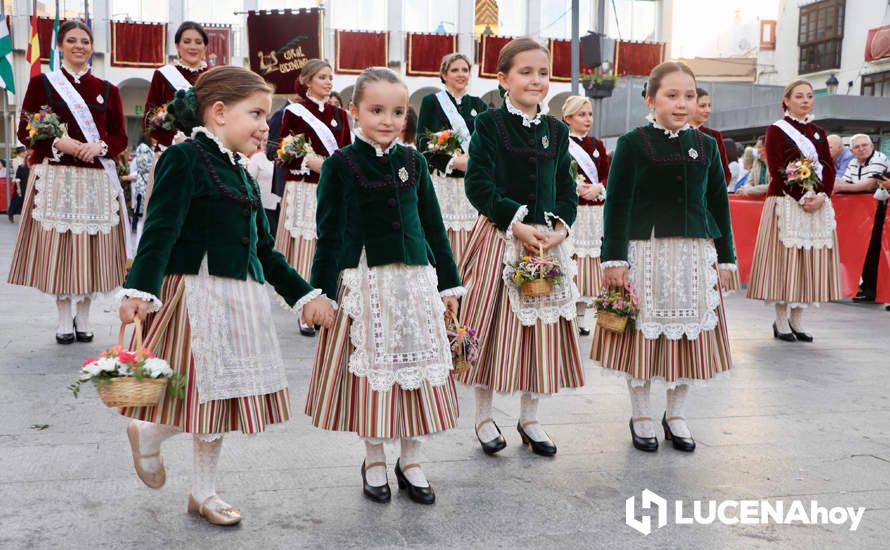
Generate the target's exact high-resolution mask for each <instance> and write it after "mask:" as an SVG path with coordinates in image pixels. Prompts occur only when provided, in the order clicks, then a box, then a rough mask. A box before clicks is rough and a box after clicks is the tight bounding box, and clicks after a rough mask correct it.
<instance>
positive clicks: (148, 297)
mask: <svg viewBox="0 0 890 550" xmlns="http://www.w3.org/2000/svg"><path fill="white" fill-rule="evenodd" d="M126 298H139V299H141V300H145V301H146V302H150V304H149V306H148V312H149V313H154V312H156V311H158V310H160V309H161V306H163V305H164V304H163V303H162V302H161V299H160V298H158V297H157V296H155V295H154V294H152V293H150V292H142V291H141V290H136V289H135V288H122V289H120V290H118V291H117V295H116V296H115V301H117V302H123V301H124V299H126Z"/></svg>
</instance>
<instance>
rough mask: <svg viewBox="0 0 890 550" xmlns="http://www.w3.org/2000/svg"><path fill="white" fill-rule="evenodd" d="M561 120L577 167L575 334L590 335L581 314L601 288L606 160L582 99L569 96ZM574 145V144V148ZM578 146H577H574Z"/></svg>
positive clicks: (607, 173) (590, 109)
mask: <svg viewBox="0 0 890 550" xmlns="http://www.w3.org/2000/svg"><path fill="white" fill-rule="evenodd" d="M562 120H563V121H564V122H565V123H566V124H568V126H569V138H570V139H571V143H569V153H570V154H571V155H572V161H573V163H574V166H577V167H578V170H577V171H578V175H577V182H578V217H577V218H576V219H575V224H574V225H573V226H572V231H573V232H574V237H575V253H576V254H577V255H578V292H579V293H580V294H581V301H580V302H578V321H577V322H578V332H580V333H581V335H582V336H586V335H588V334H590V329H588V328H587V327H586V326H585V325H584V313H585V311H586V310H587V305H588V304H590V303H592V302H593V297H594V296H596V295H597V294H599V292H600V286H602V274H601V273H600V244H601V242H602V238H603V201H604V200H605V198H606V177H607V176H608V175H609V157H608V155H606V146H605V145H604V144H603V142H602V140H599V139H597V138H595V137H592V136H589V135H587V133H588V132H589V131H590V127H591V126H592V125H593V109H592V108H591V107H590V100H589V99H587V98H586V97H584V96H578V95H576V96H570V97H568V98H566V100H565V103H563V104H562ZM573 144H574V145H573ZM575 145H577V147H576V146H575Z"/></svg>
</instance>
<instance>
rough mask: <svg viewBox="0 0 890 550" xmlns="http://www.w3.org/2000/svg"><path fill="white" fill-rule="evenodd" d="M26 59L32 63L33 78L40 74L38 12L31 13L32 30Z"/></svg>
mask: <svg viewBox="0 0 890 550" xmlns="http://www.w3.org/2000/svg"><path fill="white" fill-rule="evenodd" d="M25 61H27V62H28V63H29V64H30V65H31V74H30V76H31V78H34V77H35V76H40V39H39V38H38V37H37V14H31V30H30V31H29V34H28V53H27V54H26V55H25Z"/></svg>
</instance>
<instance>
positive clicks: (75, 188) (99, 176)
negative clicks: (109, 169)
mask: <svg viewBox="0 0 890 550" xmlns="http://www.w3.org/2000/svg"><path fill="white" fill-rule="evenodd" d="M33 169H34V170H36V171H37V177H36V179H35V190H36V191H37V195H36V196H35V197H34V210H32V211H31V217H32V218H34V219H35V220H37V221H38V222H39V223H40V226H41V227H43V229H46V230H50V229H54V230H55V231H58V232H59V233H65V232H66V231H70V232H72V233H74V234H81V233H87V234H89V235H95V234H97V233H100V232H101V233H106V234H107V233H109V232H111V228H112V227H114V226H116V225H117V224H118V223H120V214H119V213H120V201H119V200H118V193H117V190H116V189H115V188H114V186H113V185H112V184H111V183H110V182H109V181H108V176H107V175H106V174H105V171H104V170H102V169H101V168H83V167H79V166H61V165H58V164H49V163H48V162H47V161H44V162H43V163H42V164H39V165H37V166H35V167H34V168H33Z"/></svg>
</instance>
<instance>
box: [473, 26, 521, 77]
mask: <svg viewBox="0 0 890 550" xmlns="http://www.w3.org/2000/svg"><path fill="white" fill-rule="evenodd" d="M511 40H513V37H512V36H494V35H482V40H481V42H480V43H479V60H480V61H479V76H481V77H482V78H497V77H498V54H500V53H501V48H503V47H504V46H506V45H507V42H509V41H511Z"/></svg>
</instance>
